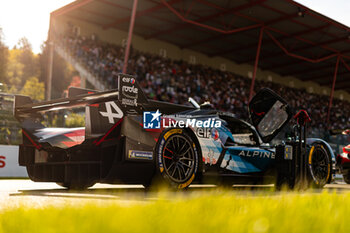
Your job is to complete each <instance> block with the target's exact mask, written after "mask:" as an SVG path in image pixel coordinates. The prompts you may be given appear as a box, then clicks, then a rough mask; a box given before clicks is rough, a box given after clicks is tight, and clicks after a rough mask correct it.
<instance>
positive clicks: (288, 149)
mask: <svg viewBox="0 0 350 233" xmlns="http://www.w3.org/2000/svg"><path fill="white" fill-rule="evenodd" d="M284 159H285V160H292V159H293V147H292V146H285V147H284Z"/></svg>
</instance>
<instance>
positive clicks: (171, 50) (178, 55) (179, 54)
mask: <svg viewBox="0 0 350 233" xmlns="http://www.w3.org/2000/svg"><path fill="white" fill-rule="evenodd" d="M68 22H70V23H72V24H73V25H76V26H78V27H79V29H80V34H81V35H85V36H90V35H91V34H93V33H94V34H96V35H98V38H99V39H100V40H103V41H106V42H110V43H115V44H119V45H121V44H122V43H123V41H124V42H125V40H126V38H127V32H124V31H120V30H117V29H107V30H104V29H103V28H102V27H100V26H99V25H94V24H90V23H87V22H84V21H81V20H76V19H73V18H68V17H66V16H60V17H58V18H57V19H55V20H53V27H54V29H55V31H56V33H62V32H64V31H65V30H66V28H67V25H68V24H67V23H68ZM132 45H133V47H134V48H135V49H137V50H140V51H143V52H148V53H154V54H160V51H161V50H162V49H165V50H166V53H167V57H169V58H171V59H182V60H184V61H188V62H191V56H192V57H193V56H194V57H195V59H196V63H197V64H203V65H208V66H210V67H213V68H214V69H220V68H222V66H225V67H226V70H227V71H231V72H234V73H236V74H239V75H242V76H244V77H250V78H251V76H252V72H253V66H251V65H248V64H240V65H238V64H237V63H235V62H233V61H230V60H228V59H225V58H222V57H208V56H207V55H205V54H201V53H198V52H196V51H193V50H190V49H180V48H179V47H177V46H175V45H173V44H169V43H166V42H163V41H159V40H145V39H144V38H142V37H140V36H137V35H133V40H132ZM257 79H258V80H266V81H272V82H275V83H279V84H282V85H286V86H289V87H295V88H305V87H307V91H308V92H310V93H317V94H321V95H327V96H329V95H330V92H331V88H330V87H324V86H320V85H318V84H317V83H315V82H303V81H301V80H299V79H297V78H295V77H292V76H283V77H282V76H280V75H278V74H276V73H273V72H270V71H263V70H260V69H259V70H258V72H257ZM330 79H332V77H330ZM334 98H338V99H344V100H347V101H350V94H349V93H347V92H345V91H336V92H335V93H334Z"/></svg>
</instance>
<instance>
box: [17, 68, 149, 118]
mask: <svg viewBox="0 0 350 233" xmlns="http://www.w3.org/2000/svg"><path fill="white" fill-rule="evenodd" d="M108 101H118V102H120V105H122V106H125V107H126V106H130V107H137V106H140V105H142V104H145V103H147V102H148V101H147V98H146V96H145V94H144V93H143V92H142V90H141V88H140V87H139V85H138V83H137V82H136V80H135V78H134V77H133V76H130V75H126V74H119V75H118V88H117V89H115V90H108V91H103V92H99V91H95V90H89V89H83V88H70V89H69V96H68V98H62V99H56V100H51V101H46V102H40V103H33V101H32V99H31V98H30V97H29V96H23V95H16V96H15V103H14V115H15V117H16V118H17V119H18V120H20V119H23V118H27V117H31V116H33V115H35V114H37V113H40V112H47V111H55V110H61V109H71V108H75V107H84V106H90V105H94V104H99V103H103V102H108Z"/></svg>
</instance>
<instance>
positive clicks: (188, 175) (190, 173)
mask: <svg viewBox="0 0 350 233" xmlns="http://www.w3.org/2000/svg"><path fill="white" fill-rule="evenodd" d="M155 155H156V168H157V170H158V174H159V178H160V180H161V183H165V184H166V185H168V186H170V187H171V188H175V189H184V188H187V187H188V186H189V185H190V184H191V183H192V181H193V180H194V178H195V176H196V173H197V170H198V164H199V152H198V148H197V145H196V143H195V142H194V141H193V139H192V138H191V137H190V136H189V134H188V133H186V131H185V130H184V129H169V130H165V131H164V132H163V133H162V134H161V135H160V137H159V140H158V142H157V145H156V147H155Z"/></svg>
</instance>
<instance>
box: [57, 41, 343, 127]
mask: <svg viewBox="0 0 350 233" xmlns="http://www.w3.org/2000/svg"><path fill="white" fill-rule="evenodd" d="M58 44H60V45H61V46H63V47H64V48H65V49H66V50H67V51H68V52H69V53H70V54H71V55H72V56H73V57H74V58H76V59H77V60H78V61H79V62H80V63H82V64H83V65H84V66H85V67H86V68H87V69H88V70H89V71H90V72H91V73H93V74H94V75H95V76H96V77H98V78H99V79H100V80H103V82H104V83H106V84H107V86H108V87H110V88H115V87H116V80H117V74H118V73H121V71H122V68H123V65H124V64H123V60H124V48H123V47H122V46H118V45H115V44H111V43H106V42H102V41H100V40H98V39H97V38H96V36H91V37H84V36H72V35H64V36H61V37H60V39H59V40H58ZM127 73H129V74H133V75H135V76H136V77H137V80H138V82H139V83H140V85H141V87H142V88H143V90H144V92H145V93H146V94H147V96H148V97H149V98H151V99H155V100H162V101H169V102H173V103H180V104H184V103H187V100H188V98H189V97H192V98H194V99H195V100H196V101H197V102H199V103H203V102H204V101H210V102H211V104H212V105H213V107H214V108H216V109H220V110H224V111H228V112H232V113H234V114H236V115H237V117H240V118H243V119H248V112H247V105H248V98H249V88H250V84H251V80H250V79H249V78H247V77H242V76H239V75H236V74H234V73H232V72H228V71H221V70H219V69H214V68H211V67H208V66H205V65H200V64H189V63H188V62H185V61H182V60H173V59H170V58H165V57H161V56H158V55H155V54H149V53H145V52H141V51H137V50H135V49H131V53H130V58H129V61H128V71H127ZM263 87H268V88H270V89H272V90H274V91H275V92H276V93H278V94H279V95H281V96H282V97H283V98H284V99H286V100H287V101H288V102H289V104H290V105H291V106H292V107H293V108H294V109H295V111H297V110H299V109H306V110H307V112H308V113H309V114H310V117H311V119H312V121H311V126H312V128H313V130H314V131H317V130H322V129H325V128H326V127H327V126H326V120H327V119H326V118H327V111H328V102H329V96H326V95H318V94H312V93H308V92H307V91H306V90H305V89H296V88H291V87H287V86H283V85H280V84H276V83H273V82H266V81H260V80H256V82H255V91H257V90H259V89H261V88H263ZM330 124H331V125H330V128H333V129H344V128H349V127H350V103H349V102H347V101H341V100H338V99H334V100H333V107H332V110H331V115H330Z"/></svg>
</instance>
